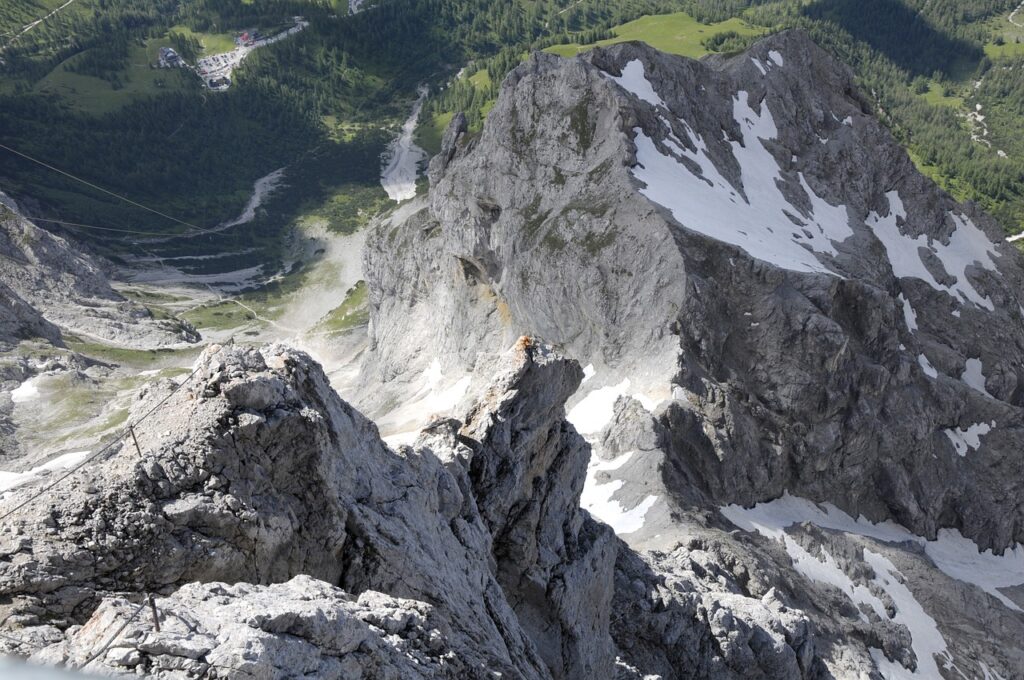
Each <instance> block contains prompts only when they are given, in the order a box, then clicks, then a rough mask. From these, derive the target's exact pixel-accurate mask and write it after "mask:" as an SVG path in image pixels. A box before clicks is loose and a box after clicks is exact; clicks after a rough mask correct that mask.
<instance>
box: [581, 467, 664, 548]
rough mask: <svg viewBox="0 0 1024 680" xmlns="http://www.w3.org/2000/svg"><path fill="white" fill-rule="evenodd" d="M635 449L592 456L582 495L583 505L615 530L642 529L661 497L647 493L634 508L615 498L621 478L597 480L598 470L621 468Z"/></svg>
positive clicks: (630, 531) (618, 532)
mask: <svg viewBox="0 0 1024 680" xmlns="http://www.w3.org/2000/svg"><path fill="white" fill-rule="evenodd" d="M633 453H634V452H633V451H630V452H628V453H624V454H622V455H621V456H619V457H618V458H615V459H614V460H611V461H602V460H601V459H599V458H597V457H596V456H591V459H590V465H589V466H588V467H587V478H586V481H585V482H584V483H583V492H582V494H581V495H580V507H581V508H583V509H584V510H586V511H587V512H589V513H590V514H591V515H593V516H594V517H595V518H597V519H598V520H600V521H602V522H604V523H605V524H607V525H608V526H610V527H611V528H612V530H613V531H615V533H616V534H629V533H633V532H634V531H639V530H640V529H642V528H643V526H644V517H646V515H647V512H648V511H649V510H650V509H651V508H652V507H653V506H654V504H655V502H657V500H658V497H657V496H653V495H651V496H647V497H646V498H644V499H643V500H642V501H640V503H638V504H637V505H636V506H635V507H634V508H632V509H630V510H626V509H625V508H624V507H623V506H622V504H621V503H619V502H618V501H614V500H612V496H613V495H615V492H616V491H618V490H619V489H621V488H622V486H623V481H622V480H620V479H616V480H612V481H610V482H606V483H604V484H599V483H598V482H597V475H598V473H600V472H609V471H612V470H618V469H619V468H621V467H622V466H623V465H625V464H626V463H628V462H629V460H630V458H632V457H633Z"/></svg>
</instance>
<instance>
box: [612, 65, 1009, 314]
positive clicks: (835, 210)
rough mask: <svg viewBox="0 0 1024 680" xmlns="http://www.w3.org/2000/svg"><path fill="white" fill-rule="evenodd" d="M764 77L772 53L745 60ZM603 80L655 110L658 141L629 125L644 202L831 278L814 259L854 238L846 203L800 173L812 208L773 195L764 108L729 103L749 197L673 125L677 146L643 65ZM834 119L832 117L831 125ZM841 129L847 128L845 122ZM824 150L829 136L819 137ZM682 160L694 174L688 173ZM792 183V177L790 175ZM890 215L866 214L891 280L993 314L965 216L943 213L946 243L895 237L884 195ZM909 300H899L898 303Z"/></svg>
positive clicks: (982, 258) (982, 242) (769, 122)
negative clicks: (937, 266)
mask: <svg viewBox="0 0 1024 680" xmlns="http://www.w3.org/2000/svg"><path fill="white" fill-rule="evenodd" d="M752 61H753V63H754V64H755V65H756V66H757V68H758V69H759V70H760V71H761V72H762V73H763V74H766V73H767V69H768V68H774V67H776V66H777V67H781V66H782V65H783V64H784V63H785V62H784V59H783V57H782V55H781V54H780V53H778V52H776V51H772V52H770V53H769V60H768V62H767V63H764V62H761V61H759V60H757V59H752ZM605 76H606V77H607V78H609V79H610V80H613V81H614V82H616V83H617V84H618V85H619V86H621V87H622V88H624V89H625V90H626V91H627V92H630V93H631V94H633V95H634V96H636V97H637V98H638V99H640V100H641V101H644V102H647V103H648V104H651V105H652V106H654V107H656V108H657V109H659V113H661V114H662V116H663V117H662V120H663V122H665V126H666V128H669V130H668V135H667V138H666V139H665V140H664V141H662V142H656V141H655V140H654V139H653V138H652V137H650V136H648V135H647V134H646V133H645V132H644V131H643V129H642V128H639V127H638V128H634V134H635V139H634V143H635V144H636V148H637V166H636V167H635V168H633V169H632V171H631V172H632V174H633V176H634V177H636V178H637V179H638V180H639V181H640V182H642V183H643V184H644V185H646V186H645V187H644V188H642V189H641V190H640V192H641V193H642V194H643V195H644V196H646V197H647V198H649V199H650V200H651V201H653V202H655V203H657V204H658V205H661V206H663V207H665V208H667V209H668V210H669V211H670V212H671V213H672V216H673V217H674V218H675V219H676V221H678V222H679V223H680V224H682V225H683V226H685V227H686V228H688V229H691V230H693V231H696V232H699V233H702V234H705V235H706V236H709V237H711V238H714V239H717V240H719V241H723V242H725V243H730V244H732V245H735V246H738V247H740V248H742V249H743V250H744V251H746V252H747V253H748V254H749V255H750V256H751V257H755V258H757V259H760V260H764V261H766V262H769V263H771V264H774V265H776V266H778V267H782V268H784V269H789V270H793V271H800V272H818V273H823V274H831V275H833V276H838V274H837V273H836V272H834V271H832V269H831V268H830V267H829V266H828V265H827V264H826V262H825V261H823V260H822V259H821V258H819V257H818V255H819V254H820V255H826V256H835V255H836V254H837V250H836V244H838V243H842V242H843V241H845V240H846V239H847V238H849V237H850V236H852V235H853V233H854V232H853V229H852V228H851V226H850V214H849V212H848V210H847V208H846V206H843V205H838V206H835V205H831V204H830V203H828V202H827V201H825V200H824V199H822V198H820V197H819V196H818V195H817V194H816V193H815V192H814V190H813V189H811V187H810V186H809V185H808V183H807V180H806V178H805V177H804V175H803V174H802V173H797V175H796V180H797V181H798V182H799V184H800V187H801V189H802V190H803V192H804V194H805V195H806V196H807V198H808V201H809V203H810V205H811V209H810V210H809V211H808V212H804V211H803V210H801V209H799V208H797V207H796V206H794V205H793V204H792V203H790V202H789V201H788V200H787V199H786V197H785V196H784V195H783V194H782V192H781V191H780V190H779V188H778V183H779V182H781V181H782V180H783V176H782V172H781V168H780V166H779V163H778V161H777V160H776V159H775V157H774V156H773V155H772V153H771V152H770V151H769V150H768V149H767V148H766V147H765V144H764V142H765V141H768V140H774V139H775V138H776V136H777V134H778V129H777V127H776V125H775V120H774V118H773V117H772V113H771V111H770V110H769V108H768V106H767V104H766V103H764V102H762V103H761V104H760V105H759V110H755V109H754V103H752V102H751V101H750V95H749V93H747V92H744V91H740V92H737V94H736V96H735V97H734V99H733V117H734V119H735V120H736V121H737V122H738V123H739V124H740V127H741V129H742V131H743V142H742V143H741V142H738V141H734V142H731V146H732V154H733V156H734V157H735V159H736V161H737V163H738V164H739V167H740V170H741V175H742V183H741V184H742V187H744V188H745V192H746V195H745V196H744V195H743V194H741V193H740V191H739V189H737V187H735V186H733V185H732V184H731V183H730V182H729V181H728V180H726V179H725V178H724V177H723V176H722V175H721V173H720V172H719V171H718V168H717V167H716V166H715V164H714V162H713V161H712V160H711V157H710V156H709V155H708V152H707V144H706V142H705V140H703V139H702V138H701V137H700V136H699V135H697V134H696V133H695V132H694V131H693V130H692V128H691V127H690V126H689V125H688V124H687V123H686V121H684V120H679V121H678V122H679V123H681V124H682V126H683V127H684V129H686V130H687V132H688V136H689V142H690V143H691V144H692V145H693V146H694V147H695V148H696V151H691V150H690V149H689V148H686V145H684V144H683V143H682V142H680V141H679V139H678V137H676V136H675V135H674V134H673V133H672V131H671V127H670V126H669V125H668V122H667V119H665V118H664V116H665V115H671V114H670V113H669V112H668V107H667V105H666V104H665V102H664V100H663V99H662V98H661V97H660V95H658V93H657V91H656V90H655V88H654V86H653V84H652V83H651V82H650V81H649V80H648V79H647V77H646V74H645V72H644V66H643V63H642V62H641V61H639V60H633V61H631V62H629V63H628V64H627V65H626V66H625V68H623V70H622V75H621V76H612V75H610V74H605ZM837 120H838V119H837ZM842 123H843V124H844V125H848V126H852V125H853V119H852V118H849V117H848V118H846V119H845V120H843V121H842ZM822 141H823V143H827V141H828V140H827V139H825V140H822ZM683 159H686V160H689V161H692V162H693V163H694V164H696V165H697V167H698V168H699V173H697V174H694V172H692V171H691V170H690V169H689V168H688V167H687V166H686V165H684V164H683V162H682V161H683ZM790 181H792V175H791V176H790ZM886 197H887V199H888V201H889V209H888V213H887V214H886V215H885V216H884V217H883V216H881V215H880V214H878V213H871V214H869V215H868V216H867V219H866V220H865V225H866V226H867V227H869V228H870V229H871V230H872V231H873V232H874V234H875V235H876V236H877V237H878V239H879V240H880V241H881V242H882V245H883V246H884V247H885V250H886V253H887V255H888V258H889V262H890V265H891V267H892V271H893V273H894V274H895V275H896V276H897V277H900V278H904V277H911V278H919V279H921V280H923V281H925V282H926V283H928V285H930V286H931V287H932V288H934V289H935V290H938V291H942V292H945V293H947V294H949V295H950V296H952V297H954V298H955V299H956V300H957V301H959V302H961V303H965V302H966V303H972V304H975V305H977V306H979V307H982V308H985V309H988V310H990V311H991V310H992V309H993V304H992V301H991V299H989V297H988V296H987V295H982V294H981V293H980V292H979V291H978V290H977V289H976V288H975V287H974V286H973V285H972V284H971V282H970V281H969V280H968V278H967V272H968V270H969V269H970V268H972V267H974V268H982V269H988V270H990V271H996V259H995V258H998V257H1000V254H999V252H998V250H997V248H996V244H995V243H994V242H992V240H991V239H989V237H988V236H987V235H986V234H985V233H984V232H983V231H982V230H981V229H979V228H978V227H977V226H976V225H975V224H974V223H973V222H971V220H970V219H968V218H967V217H966V216H964V215H958V214H956V213H949V219H950V220H952V223H953V225H954V230H953V232H952V234H951V235H950V237H949V239H948V240H949V242H948V244H944V243H942V242H941V241H938V240H935V239H932V238H931V237H929V236H928V235H924V234H922V235H920V236H916V237H911V236H908V235H906V234H904V233H902V232H901V231H900V226H899V224H898V222H899V221H900V220H903V219H905V218H906V211H905V208H904V204H903V201H902V200H901V199H900V196H899V193H898V192H897V191H891V192H889V193H888V194H886ZM922 250H927V251H930V252H931V254H932V255H934V256H935V258H937V259H938V261H939V262H940V263H941V264H942V267H943V268H944V269H945V270H946V272H947V273H948V274H950V275H951V276H952V277H953V278H954V279H955V281H954V282H953V283H952V284H950V285H943V284H941V283H939V282H938V280H936V278H935V276H934V275H933V274H932V273H931V272H930V271H929V270H928V268H927V267H926V266H925V262H924V260H923V259H922V257H921V251H922ZM906 304H908V303H905V305H906ZM904 311H905V318H906V319H907V323H908V326H911V330H914V329H915V328H916V323H917V322H916V316H915V315H913V313H912V309H908V307H907V306H905V310H904Z"/></svg>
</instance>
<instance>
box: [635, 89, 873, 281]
mask: <svg viewBox="0 0 1024 680" xmlns="http://www.w3.org/2000/svg"><path fill="white" fill-rule="evenodd" d="M733 115H734V117H735V118H736V120H737V121H739V123H740V125H741V127H742V129H743V138H744V142H745V144H740V143H739V142H732V153H733V156H734V157H735V158H736V161H737V162H738V164H739V167H740V169H741V173H742V181H741V185H742V187H744V189H745V192H746V196H745V197H744V196H743V195H742V194H741V193H740V192H739V190H738V189H737V188H736V187H734V186H733V185H732V184H731V183H730V182H729V181H728V180H726V179H725V178H724V177H723V176H722V175H721V173H719V171H718V169H717V168H716V167H715V164H714V162H713V161H712V160H711V158H710V156H709V155H708V153H707V147H706V145H705V143H704V140H702V139H701V138H700V137H699V136H698V135H696V133H692V130H691V131H690V132H691V141H693V142H694V146H696V148H697V151H696V152H692V151H690V150H689V149H683V148H681V147H680V146H679V145H675V144H673V145H672V147H674V148H669V150H668V151H662V150H660V149H659V148H658V146H657V145H656V144H655V142H654V140H653V139H651V138H650V137H648V136H647V135H646V134H645V133H644V132H643V130H642V129H640V128H636V129H635V134H636V139H635V143H636V147H637V163H638V165H637V167H636V168H634V169H633V170H632V171H631V172H632V173H633V176H634V177H636V178H637V179H638V180H640V181H641V182H643V183H644V184H645V185H646V186H645V187H644V188H643V189H641V190H640V192H641V193H642V194H643V195H644V196H646V197H647V198H649V199H650V200H652V201H654V202H655V203H657V204H659V205H662V206H664V207H665V208H667V209H668V210H669V211H671V213H672V216H673V217H674V218H675V219H676V220H677V221H678V222H679V223H680V224H682V225H683V226H685V227H686V228H688V229H692V230H694V231H696V232H699V233H702V234H705V235H707V236H710V237H711V238H714V239H717V240H719V241H724V242H726V243H731V244H733V245H735V246H739V247H740V248H742V249H743V250H745V251H746V252H747V253H748V254H749V255H750V256H751V257H755V258H758V259H760V260H764V261H766V262H770V263H772V264H775V265H777V266H779V267H783V268H785V269H791V270H794V271H802V272H820V273H825V274H832V275H835V274H834V272H832V271H831V270H830V269H829V268H828V267H827V266H826V265H825V264H823V263H822V262H821V261H819V260H818V258H817V257H816V256H815V252H818V253H823V254H827V255H835V254H836V252H837V251H836V249H835V245H834V243H835V242H842V241H844V240H845V239H846V238H848V237H849V236H851V235H852V234H853V231H852V230H851V228H850V225H849V217H848V214H847V210H846V207H845V206H833V205H830V204H829V203H827V202H826V201H824V200H822V199H821V198H819V197H818V196H817V195H816V194H815V193H814V191H812V190H811V189H810V187H809V186H808V185H807V182H806V180H805V179H804V177H803V175H802V174H801V175H798V177H797V179H798V181H799V182H800V185H801V187H802V188H803V190H804V192H805V193H806V194H807V196H808V199H809V201H810V203H811V205H812V209H811V211H810V214H805V215H803V216H802V219H801V220H800V221H801V222H803V226H802V227H798V226H796V225H795V224H794V223H793V221H792V220H791V219H790V217H789V215H792V216H793V217H797V216H798V215H799V213H800V212H801V211H800V210H798V209H797V208H796V207H794V206H793V205H792V204H791V203H789V201H787V200H786V197H785V196H784V195H783V194H782V192H781V191H780V190H779V188H778V186H777V182H778V181H780V180H781V177H780V174H779V173H780V169H779V164H778V162H777V161H776V160H775V157H774V156H772V154H771V152H769V151H768V149H767V148H766V147H765V145H764V143H763V142H762V141H761V140H768V139H774V138H775V136H776V135H777V134H778V130H777V128H776V126H775V121H774V119H773V118H772V114H771V111H769V109H768V107H767V105H765V104H763V103H762V104H761V111H760V112H757V111H754V109H753V108H752V107H751V105H750V102H749V95H748V94H747V93H746V92H739V93H738V95H737V96H736V97H735V99H734V100H733ZM677 156H682V157H685V158H687V159H689V160H690V161H692V162H694V163H696V164H697V166H698V167H699V168H700V175H695V174H694V173H693V172H691V171H690V169H689V168H688V167H687V166H686V165H684V164H683V163H682V162H681V160H680V158H678V157H677Z"/></svg>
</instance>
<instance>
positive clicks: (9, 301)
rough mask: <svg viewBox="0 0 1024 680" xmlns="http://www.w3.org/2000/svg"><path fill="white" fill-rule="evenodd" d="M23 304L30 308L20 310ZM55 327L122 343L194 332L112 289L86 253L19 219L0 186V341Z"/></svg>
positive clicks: (169, 339)
mask: <svg viewBox="0 0 1024 680" xmlns="http://www.w3.org/2000/svg"><path fill="white" fill-rule="evenodd" d="M26 306H27V307H29V308H31V309H32V310H34V312H35V313H34V314H29V315H28V316H26V314H27V310H26V309H25V307H26ZM56 327H60V328H62V329H64V330H65V331H69V332H71V333H76V334H81V335H83V336H85V337H87V338H94V339H99V340H102V341H104V342H109V343H112V344H114V345H120V346H124V347H139V348H152V347H159V346H165V345H174V344H180V343H192V342H196V341H197V340H198V339H199V335H198V334H197V333H196V331H195V329H194V328H192V327H191V326H190V325H188V324H187V323H185V322H181V321H171V320H159V319H155V318H154V317H153V315H152V314H151V313H150V312H149V310H147V309H146V308H145V307H143V306H142V305H138V304H135V303H134V302H130V301H128V300H126V299H125V298H124V297H122V296H121V295H120V294H118V293H117V292H115V291H114V290H113V289H112V288H111V287H110V283H109V282H108V281H107V278H106V276H105V275H104V273H103V271H102V270H101V269H100V268H99V266H98V265H97V264H96V263H95V262H93V261H92V260H91V259H90V258H89V257H88V256H87V255H84V254H83V253H81V252H80V251H78V250H77V249H76V248H75V247H74V246H72V245H71V244H69V243H68V242H67V241H65V240H64V239H63V238H61V237H59V236H55V235H53V234H51V233H50V232H48V231H45V230H43V229H40V228H39V227H37V226H36V225H35V224H33V223H32V222H31V221H29V220H27V219H25V218H24V217H23V216H22V215H21V213H20V212H19V211H18V207H17V204H15V203H14V202H13V201H11V200H10V199H9V198H7V196H6V195H4V194H3V193H2V192H0V346H4V345H8V346H10V345H14V344H17V341H18V340H22V339H28V338H42V339H45V340H49V341H51V342H59V339H58V338H59V332H58V331H57V328H56Z"/></svg>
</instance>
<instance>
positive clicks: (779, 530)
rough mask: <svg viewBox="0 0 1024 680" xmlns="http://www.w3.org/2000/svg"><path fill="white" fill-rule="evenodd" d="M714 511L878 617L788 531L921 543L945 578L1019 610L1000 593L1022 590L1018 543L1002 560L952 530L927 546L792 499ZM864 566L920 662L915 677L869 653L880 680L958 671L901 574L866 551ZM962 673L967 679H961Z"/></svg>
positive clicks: (828, 561) (838, 572) (868, 596)
mask: <svg viewBox="0 0 1024 680" xmlns="http://www.w3.org/2000/svg"><path fill="white" fill-rule="evenodd" d="M719 511H720V512H721V513H722V515H724V516H725V517H726V519H728V520H729V521H730V522H732V523H733V524H735V525H736V526H738V527H740V528H741V529H743V530H745V531H752V532H757V533H759V534H761V535H762V536H765V537H768V538H772V539H775V540H778V541H781V542H782V543H783V544H784V545H785V547H786V552H787V553H788V554H789V556H790V558H791V559H792V560H793V567H794V569H796V570H797V571H798V572H800V573H801V574H803V575H804V576H806V577H807V578H809V579H811V580H813V581H817V582H819V583H826V584H829V585H832V586H835V587H836V588H838V589H839V590H841V591H842V592H843V593H845V594H846V596H847V597H849V598H850V600H852V601H853V602H854V603H855V604H857V605H865V606H867V607H870V608H871V609H873V610H875V612H876V613H878V615H879V616H880V617H881V618H883V619H888V618H889V617H888V614H887V613H886V611H885V607H884V606H883V605H882V602H881V601H880V600H879V599H878V598H877V597H876V596H875V595H874V594H873V593H872V592H871V591H870V589H868V588H867V587H865V586H864V585H862V584H854V583H853V580H852V579H851V578H850V577H849V576H848V575H847V574H846V573H845V572H844V571H843V570H842V569H841V568H840V567H839V565H838V563H837V562H836V560H835V558H833V557H832V555H830V554H829V553H828V551H826V550H825V549H824V548H822V549H821V550H820V552H819V555H817V556H816V555H812V554H811V553H809V552H808V551H807V550H806V549H804V548H803V547H802V546H801V545H799V544H798V543H797V542H796V541H794V540H793V539H792V538H791V537H789V536H788V535H786V532H785V529H786V528H787V527H790V526H793V525H795V524H801V523H805V522H806V523H809V524H813V525H815V526H818V527H820V528H822V529H831V530H834V531H842V532H845V533H848V534H854V535H857V536H865V537H867V538H872V539H874V540H876V541H879V542H881V543H903V542H907V541H910V542H914V543H918V544H919V545H922V546H924V550H925V554H927V556H928V557H929V558H930V559H931V561H932V562H933V563H934V564H935V566H936V567H938V568H939V569H940V570H941V571H942V572H943V573H945V574H946V575H947V576H949V577H951V578H954V579H957V580H960V581H963V582H965V583H970V584H972V585H975V586H977V587H978V588H981V589H982V590H984V591H985V592H987V593H989V594H990V595H992V596H993V597H995V598H996V599H998V600H999V601H1000V602H1002V603H1003V604H1004V605H1006V606H1007V607H1008V608H1010V609H1012V610H1014V611H1022V610H1021V608H1020V607H1019V606H1018V605H1017V604H1016V603H1015V602H1013V601H1012V600H1011V599H1010V598H1008V597H1007V596H1005V595H1004V594H1003V593H1001V592H1000V591H999V588H1007V587H1011V586H1017V585H1021V584H1024V546H1021V545H1019V544H1018V545H1016V546H1014V547H1013V548H1012V549H1010V550H1007V551H1006V552H1005V553H1004V554H1003V555H995V554H993V553H992V551H991V550H986V551H984V552H981V551H979V550H978V546H977V544H976V543H974V541H972V540H970V539H968V538H964V537H963V536H962V535H961V534H960V532H959V531H956V530H953V529H940V530H939V532H938V538H937V540H934V541H928V540H926V539H924V538H921V537H920V536H917V535H916V534H913V533H911V532H910V531H909V530H907V529H906V528H904V527H903V526H901V525H899V524H896V523H894V522H889V521H887V522H881V523H879V524H874V523H872V522H870V521H869V520H867V519H865V518H864V517H858V518H857V519H854V518H853V517H851V516H850V515H848V514H847V513H845V512H843V511H842V510H840V509H839V508H837V507H835V506H834V505H832V504H831V503H824V504H821V505H817V504H815V503H813V502H811V501H809V500H806V499H803V498H798V497H795V496H790V495H789V494H783V496H782V497H781V498H778V499H776V500H774V501H770V502H767V503H758V504H757V505H756V506H754V507H753V508H742V507H740V506H738V505H729V506H726V507H723V508H720V509H719ZM864 560H865V561H866V562H867V563H868V564H869V565H870V566H871V568H872V569H873V570H874V572H875V577H874V579H873V580H872V583H873V584H874V585H875V586H877V587H879V588H881V589H882V590H884V591H885V592H886V593H887V594H888V595H889V597H891V598H892V600H893V603H894V604H895V606H896V614H895V616H894V617H893V619H892V620H893V621H895V622H896V623H902V624H904V625H906V626H907V629H908V630H909V631H910V635H911V638H912V646H913V649H914V654H915V655H916V656H917V671H916V672H911V671H910V670H908V669H906V668H904V667H903V666H902V665H900V664H899V663H896V662H892V661H889V660H888V659H886V658H885V654H884V653H883V652H882V650H876V649H872V650H871V656H872V659H874V661H875V665H876V666H877V667H878V670H879V672H880V673H881V674H882V677H883V678H886V680H902V679H904V678H908V679H910V678H913V679H915V680H916V679H919V678H939V677H942V676H941V675H940V674H939V669H938V665H937V663H936V661H935V657H936V656H938V657H939V658H940V659H942V664H943V667H945V668H955V664H953V658H952V655H951V654H950V653H949V651H948V650H947V648H946V642H945V640H944V639H943V637H942V634H941V633H940V632H939V629H938V626H937V625H936V623H935V620H934V619H933V618H932V617H931V616H929V615H928V613H927V612H926V611H925V610H924V608H923V607H922V606H921V604H920V603H919V602H918V601H917V599H916V598H915V597H914V594H913V592H912V591H911V590H910V588H908V587H907V586H906V585H905V583H904V580H905V579H903V577H902V574H900V572H899V570H897V569H896V567H895V566H894V565H893V564H892V562H890V561H889V560H888V559H887V558H885V557H884V556H883V555H881V554H878V553H875V552H873V551H871V550H868V549H865V550H864ZM862 617H863V614H862ZM956 670H957V671H959V669H956ZM961 675H963V676H964V677H970V676H967V675H964V674H963V673H961ZM991 677H996V676H994V675H993V676H991Z"/></svg>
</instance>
